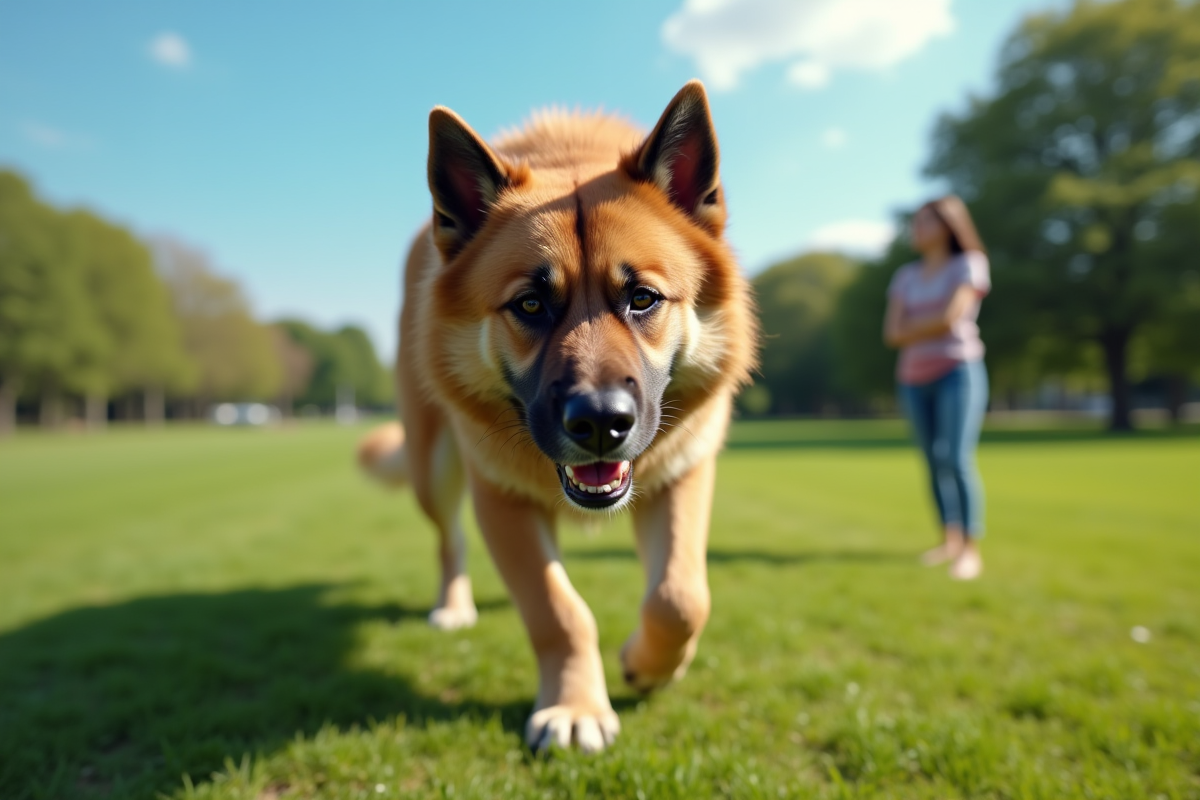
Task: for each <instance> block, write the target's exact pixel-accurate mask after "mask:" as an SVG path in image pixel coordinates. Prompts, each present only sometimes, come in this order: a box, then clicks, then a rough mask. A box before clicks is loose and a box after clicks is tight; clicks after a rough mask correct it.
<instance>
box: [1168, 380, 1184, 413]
mask: <svg viewBox="0 0 1200 800" xmlns="http://www.w3.org/2000/svg"><path fill="white" fill-rule="evenodd" d="M1186 400H1187V378H1185V377H1184V376H1183V375H1168V376H1167V413H1168V414H1170V415H1171V422H1172V423H1174V424H1176V425H1178V424H1179V423H1181V422H1183V404H1184V402H1185V401H1186Z"/></svg>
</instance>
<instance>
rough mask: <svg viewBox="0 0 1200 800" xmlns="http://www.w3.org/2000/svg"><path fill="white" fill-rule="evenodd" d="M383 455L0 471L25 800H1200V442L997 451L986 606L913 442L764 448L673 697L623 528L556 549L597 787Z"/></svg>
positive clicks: (178, 451) (760, 440)
mask: <svg viewBox="0 0 1200 800" xmlns="http://www.w3.org/2000/svg"><path fill="white" fill-rule="evenodd" d="M360 432H361V431H357V430H353V429H342V428H336V427H332V426H321V425H313V426H308V427H298V428H294V429H287V430H275V431H247V430H234V431H217V430H209V429H207V428H177V429H168V430H166V431H163V432H157V433H153V432H143V431H137V430H113V431H111V432H109V433H108V434H105V435H102V436H91V437H87V436H71V435H60V436H43V435H39V434H27V435H22V436H20V437H18V438H17V439H15V440H9V441H6V442H3V443H0V798H4V799H5V800H33V799H34V798H55V799H57V798H100V797H118V798H125V797H131V798H154V797H160V796H162V797H168V798H246V799H247V800H275V799H276V798H278V799H280V800H281V799H282V798H293V797H295V798H307V797H322V798H324V797H337V798H343V797H344V798H354V797H477V798H491V797H509V796H512V797H553V798H573V797H584V796H602V797H613V798H618V797H619V798H625V797H630V798H632V797H639V798H672V797H680V798H685V797H686V798H693V797H709V796H714V797H738V798H740V797H764V798H765V797H772V798H773V797H818V798H839V797H888V798H954V797H986V798H1074V797H1079V798H1084V797H1086V798H1114V799H1116V798H1120V799H1122V800H1124V799H1125V798H1141V797H1148V798H1156V797H1163V798H1172V799H1173V800H1176V799H1178V798H1200V490H1198V486H1200V436H1198V435H1197V433H1198V432H1197V431H1196V430H1195V429H1192V430H1190V431H1186V432H1183V433H1181V434H1178V435H1165V434H1162V435H1143V436H1131V437H1123V438H1109V437H1105V436H1102V435H1099V434H1096V433H1094V432H1091V431H1088V430H1083V429H1078V428H1075V429H1054V428H1045V429H1039V430H1027V429H1013V428H1005V429H998V430H991V431H989V432H988V434H987V436H986V437H985V444H984V447H983V448H982V451H981V463H982V469H983V473H984V477H985V480H986V483H987V487H988V493H989V502H990V508H989V521H990V528H991V531H992V532H991V534H990V538H989V539H988V540H987V542H986V547H985V553H986V557H987V571H986V573H985V576H984V579H983V580H982V581H980V582H978V583H976V584H970V585H961V584H954V583H951V582H950V581H949V580H948V579H947V578H946V576H945V574H944V572H942V571H940V570H924V569H922V568H920V567H918V566H917V565H916V563H915V555H916V553H917V552H918V551H919V550H921V549H922V548H923V547H925V546H926V545H928V544H929V542H930V540H931V539H932V525H931V524H930V519H929V517H930V511H929V507H928V502H927V501H926V500H925V499H924V494H923V491H924V484H923V479H922V477H921V473H920V468H919V464H918V463H917V460H916V456H915V454H914V452H913V451H912V449H911V448H910V447H908V446H907V444H906V440H905V438H904V432H903V428H902V427H901V426H900V425H899V424H897V423H892V422H854V423H819V422H761V423H743V424H741V425H739V426H738V427H737V428H736V430H735V432H734V437H733V441H732V443H731V446H730V448H729V449H728V451H727V452H726V454H725V455H724V456H723V458H722V462H721V467H720V478H719V487H718V492H717V500H716V508H715V513H714V521H713V531H712V544H711V554H710V565H711V582H712V587H713V597H714V603H713V605H714V611H713V616H712V620H711V622H710V624H709V627H708V630H707V632H706V633H705V636H704V640H703V642H702V644H701V648H700V652H699V655H698V657H697V660H696V663H695V664H694V666H693V668H692V670H691V673H690V674H689V675H688V677H687V678H686V679H685V680H684V681H683V682H682V683H680V684H679V685H677V686H674V687H672V688H670V689H669V690H667V691H666V692H664V693H662V694H660V695H658V696H654V697H652V698H650V699H648V700H643V699H641V698H638V697H637V696H635V695H633V694H631V693H630V692H629V691H628V690H626V689H625V688H624V687H623V686H622V684H621V681H620V677H619V673H618V667H617V659H616V655H617V652H618V650H619V648H620V645H621V643H622V641H623V640H624V637H625V636H626V635H627V633H628V631H629V629H630V627H631V626H632V625H633V624H634V622H635V620H636V617H637V612H636V609H637V602H638V598H639V595H640V593H641V578H640V569H639V567H638V563H637V561H636V558H635V557H634V554H633V549H632V545H631V540H630V536H629V532H628V529H627V523H624V522H620V523H613V524H611V525H609V526H608V527H606V528H604V529H602V530H601V531H600V532H599V533H598V534H596V535H588V534H585V533H584V532H582V531H579V530H576V529H568V530H566V531H565V532H564V534H563V536H562V544H563V549H564V551H565V554H566V555H565V560H566V564H567V568H568V570H569V572H570V574H571V576H572V578H573V580H574V581H575V584H576V586H577V587H578V588H579V589H580V591H581V593H582V594H583V596H584V597H585V598H586V599H587V600H588V601H589V603H590V604H591V607H592V609H593V610H594V612H595V614H596V617H597V619H598V622H599V624H600V630H601V647H602V650H603V653H604V657H605V662H606V666H607V669H608V681H609V687H610V691H611V692H612V695H613V699H614V703H615V705H616V706H617V709H618V711H619V712H620V713H621V716H622V722H623V733H622V736H621V738H620V739H619V741H618V743H617V745H616V746H615V747H614V748H613V749H612V750H611V751H609V752H607V753H605V754H602V755H600V756H597V757H591V758H588V757H583V756H580V755H578V754H574V753H565V754H558V755H555V756H553V757H550V758H541V757H534V756H531V755H530V754H529V753H528V752H527V751H526V750H525V748H524V747H523V746H522V744H521V738H522V737H521V729H522V726H523V724H524V719H525V716H526V714H527V712H528V709H529V705H530V703H531V700H532V696H533V692H534V688H535V670H534V664H533V659H532V657H531V655H530V653H529V650H528V647H527V645H526V643H525V640H524V635H523V632H522V628H521V625H520V622H519V620H518V618H517V615H516V612H515V610H514V609H513V608H512V606H511V605H510V604H509V602H508V600H507V598H506V596H505V592H504V591H503V588H502V586H501V585H500V583H499V581H498V579H497V577H496V574H495V572H494V571H493V569H492V567H491V565H490V563H489V562H488V559H487V557H486V554H485V553H484V551H483V548H482V546H481V545H480V543H479V542H478V540H477V539H475V540H473V541H472V559H473V560H472V564H471V572H472V575H473V576H474V578H475V581H476V587H477V596H478V597H479V599H480V601H481V603H480V605H481V614H480V619H479V624H478V626H477V627H475V628H474V629H472V630H470V631H464V632H458V633H452V634H444V633H439V632H436V631H433V630H430V629H429V628H428V627H426V625H425V624H424V621H423V618H424V615H425V614H426V612H427V610H428V604H429V602H430V600H431V599H432V597H433V592H434V569H433V564H434V552H433V538H432V535H431V533H430V532H429V530H428V529H427V527H426V526H425V524H424V523H423V522H422V520H421V519H420V518H419V516H418V513H417V511H416V509H415V506H414V504H413V502H412V500H411V498H410V497H409V496H407V495H395V494H388V493H385V492H383V491H381V490H378V489H376V488H375V487H373V486H371V485H368V484H367V483H366V482H365V481H364V480H362V479H361V478H360V477H359V476H358V475H356V474H355V472H354V470H353V468H352V466H351V463H350V451H351V446H352V443H353V441H354V440H355V438H356V437H357V436H358V435H359V433H360ZM1134 626H1144V627H1145V628H1147V629H1148V630H1149V631H1150V634H1151V638H1150V640H1149V641H1148V642H1145V643H1139V642H1137V641H1134V639H1133V638H1131V633H1130V632H1131V629H1132V628H1134Z"/></svg>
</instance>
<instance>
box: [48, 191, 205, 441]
mask: <svg viewBox="0 0 1200 800" xmlns="http://www.w3.org/2000/svg"><path fill="white" fill-rule="evenodd" d="M63 225H64V228H65V235H66V237H67V239H68V242H69V246H70V247H71V249H72V250H73V255H72V258H73V260H75V261H77V262H78V263H79V264H80V265H81V267H82V279H83V282H84V288H85V290H86V292H87V296H88V301H89V304H90V305H91V306H92V308H93V312H94V314H95V315H96V318H97V320H98V321H99V323H100V325H102V326H103V327H104V329H105V332H106V334H107V339H108V340H109V341H110V342H111V344H112V346H111V347H110V348H108V350H107V352H106V353H105V356H104V358H103V360H102V362H101V369H100V370H99V371H97V373H96V374H95V375H94V376H92V377H91V379H90V381H89V383H88V385H87V386H82V387H80V388H81V389H83V390H84V391H85V394H86V395H87V399H88V402H87V406H88V414H87V416H88V420H89V422H92V423H95V422H99V421H102V420H103V418H104V417H103V413H104V409H105V408H106V406H107V397H108V396H109V395H110V394H113V393H115V392H123V391H132V390H138V391H141V392H142V393H143V399H144V404H145V411H146V413H145V418H146V420H147V422H156V421H161V420H162V417H163V409H162V404H163V400H162V398H163V392H164V390H178V389H182V388H184V387H186V386H187V385H188V384H189V382H190V381H191V380H192V379H193V375H194V370H195V367H194V365H193V364H192V362H191V361H190V359H189V358H188V357H187V354H186V353H185V352H184V350H183V344H182V339H181V331H180V328H179V324H178V321H177V320H176V318H175V316H174V313H173V311H172V308H171V298H170V295H169V294H168V293H167V289H166V286H164V285H163V283H162V281H161V280H160V279H159V277H158V275H156V274H155V272H154V267H153V263H152V259H151V255H150V251H149V250H148V249H147V248H146V246H145V245H144V244H142V243H141V242H140V241H138V240H137V239H136V238H134V236H133V234H131V233H130V232H129V231H127V230H125V229H124V228H120V227H117V226H115V225H113V224H111V223H108V222H106V221H104V220H103V219H100V218H99V217H97V216H96V215H94V214H92V213H90V212H87V211H72V212H70V213H69V214H66V215H65V217H64V218H63Z"/></svg>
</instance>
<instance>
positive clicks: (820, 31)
mask: <svg viewBox="0 0 1200 800" xmlns="http://www.w3.org/2000/svg"><path fill="white" fill-rule="evenodd" d="M953 30H954V19H953V17H951V15H950V0H684V4H683V8H681V9H680V10H679V11H677V12H675V13H674V14H672V15H671V16H670V17H668V18H667V20H666V22H664V23H663V26H662V38H663V42H664V43H665V44H666V45H667V47H668V48H670V49H671V50H673V51H674V52H676V53H680V54H683V55H690V56H692V57H693V58H694V59H695V60H696V66H697V67H698V68H699V70H700V73H701V74H702V75H703V77H704V78H705V80H707V81H708V82H709V83H710V84H712V86H713V88H714V89H733V88H734V87H736V86H737V84H738V81H739V80H740V78H741V77H742V74H743V73H746V72H749V71H751V70H753V69H755V68H756V67H758V66H760V65H761V64H765V63H768V62H779V61H783V62H790V63H789V66H788V69H787V73H786V74H787V79H788V80H789V81H790V82H792V83H794V84H796V85H797V86H800V87H801V88H805V89H818V88H820V87H822V86H824V85H826V84H827V83H828V82H829V80H830V78H831V76H832V75H833V73H834V72H836V71H839V70H847V69H849V70H866V71H880V70H885V69H887V68H888V67H891V66H893V65H895V64H897V63H899V62H900V61H903V60H904V59H905V58H907V57H909V56H911V55H913V54H914V53H916V52H918V51H919V50H920V49H921V48H922V47H924V46H925V45H926V43H928V42H929V40H930V39H933V38H934V37H937V36H945V35H947V34H949V33H950V32H952V31H953Z"/></svg>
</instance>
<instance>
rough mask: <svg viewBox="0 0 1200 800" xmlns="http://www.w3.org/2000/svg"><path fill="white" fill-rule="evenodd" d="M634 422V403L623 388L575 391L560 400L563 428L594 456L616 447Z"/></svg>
mask: <svg viewBox="0 0 1200 800" xmlns="http://www.w3.org/2000/svg"><path fill="white" fill-rule="evenodd" d="M635 422H637V405H636V403H635V402H634V400H633V395H631V394H629V392H627V391H625V390H623V389H605V390H603V391H599V392H584V393H580V394H575V395H571V396H570V397H569V398H567V402H566V403H564V404H563V430H564V431H566V433H567V436H569V437H570V438H571V439H572V440H573V441H574V442H575V443H576V444H578V445H579V446H580V447H584V448H586V449H588V450H590V451H591V452H593V453H595V454H596V455H597V456H603V455H604V454H605V453H608V452H611V451H612V450H614V449H616V448H617V447H619V446H620V444H621V442H623V441H625V437H627V436H628V435H629V432H630V431H631V430H633V424H634V423H635Z"/></svg>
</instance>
